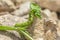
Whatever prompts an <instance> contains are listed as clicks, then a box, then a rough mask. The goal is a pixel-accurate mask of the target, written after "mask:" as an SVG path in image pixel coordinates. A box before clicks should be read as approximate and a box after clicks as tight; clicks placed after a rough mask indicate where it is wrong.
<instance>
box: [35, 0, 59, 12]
mask: <svg viewBox="0 0 60 40" xmlns="http://www.w3.org/2000/svg"><path fill="white" fill-rule="evenodd" d="M35 1H36V2H37V3H38V4H39V5H40V6H41V7H42V8H48V9H50V10H53V11H59V12H60V0H35Z"/></svg>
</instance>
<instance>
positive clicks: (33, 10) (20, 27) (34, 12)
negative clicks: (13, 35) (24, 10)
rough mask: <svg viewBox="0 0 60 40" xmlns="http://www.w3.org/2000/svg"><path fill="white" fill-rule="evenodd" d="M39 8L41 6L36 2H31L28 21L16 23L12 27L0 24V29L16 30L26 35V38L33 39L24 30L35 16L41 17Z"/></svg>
mask: <svg viewBox="0 0 60 40" xmlns="http://www.w3.org/2000/svg"><path fill="white" fill-rule="evenodd" d="M40 10H41V8H40V6H39V5H38V4H36V3H31V5H30V13H29V19H28V21H26V22H24V23H16V24H15V26H14V27H9V26H0V30H16V31H18V32H19V33H20V34H22V35H24V36H25V37H28V40H33V38H32V37H30V36H29V34H28V32H27V31H26V28H28V26H29V25H30V24H31V23H32V22H33V21H34V17H35V16H36V17H37V18H40V19H41V15H40V13H41V12H40Z"/></svg>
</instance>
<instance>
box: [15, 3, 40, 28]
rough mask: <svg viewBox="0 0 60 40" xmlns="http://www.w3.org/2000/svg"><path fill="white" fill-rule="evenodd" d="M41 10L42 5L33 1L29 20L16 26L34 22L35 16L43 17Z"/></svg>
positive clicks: (24, 25)
mask: <svg viewBox="0 0 60 40" xmlns="http://www.w3.org/2000/svg"><path fill="white" fill-rule="evenodd" d="M40 10H41V8H40V6H38V5H37V4H36V3H31V5H30V13H29V19H28V21H27V22H24V23H17V24H16V25H15V27H26V26H28V25H30V24H31V23H32V22H33V19H34V17H35V16H36V17H38V18H41V15H40V13H41V12H40Z"/></svg>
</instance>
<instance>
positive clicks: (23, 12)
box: [0, 0, 60, 40]
mask: <svg viewBox="0 0 60 40" xmlns="http://www.w3.org/2000/svg"><path fill="white" fill-rule="evenodd" d="M10 1H11V0H10ZM26 1H27V0H21V2H24V3H23V4H22V6H21V4H19V3H18V2H20V1H16V0H15V1H14V0H12V2H14V3H15V2H16V3H17V4H19V6H18V7H19V8H18V9H16V10H15V11H13V12H11V13H9V12H0V25H9V26H13V25H15V23H17V22H20V23H21V22H24V21H27V18H28V14H27V13H28V12H29V6H28V5H30V3H29V2H26ZM35 1H36V0H35ZM37 1H38V0H37ZM41 1H42V3H43V2H44V1H43V0H41ZM45 1H46V0H45ZM39 2H40V1H39ZM14 3H13V4H14ZM46 3H47V2H46ZM17 4H16V5H17ZM47 4H48V3H47ZM14 5H15V4H14ZM43 5H44V4H43ZM50 5H51V4H50ZM50 5H49V6H50ZM41 6H42V5H41ZM42 7H44V6H42ZM22 8H23V9H22ZM47 8H48V7H47ZM49 8H50V7H49ZM51 8H53V7H51ZM56 9H57V8H56ZM51 10H52V9H51ZM53 10H55V9H54V8H53ZM55 11H56V10H55ZM14 13H15V14H14ZM41 15H42V19H37V18H35V19H34V22H33V24H32V26H30V27H29V29H28V31H29V32H30V33H31V34H32V35H31V36H32V37H33V39H34V40H44V38H46V39H49V40H55V38H56V36H57V35H56V34H57V32H56V29H55V25H57V24H55V22H57V15H56V12H54V11H50V10H49V9H45V10H41ZM45 18H46V20H48V21H47V22H45V23H46V24H45V25H48V26H46V27H45V26H44V20H45ZM49 19H52V20H51V21H52V22H51V21H49ZM59 23H60V22H59ZM50 26H51V27H50ZM44 27H45V28H46V29H45V28H44ZM49 28H50V30H47V29H49ZM51 28H53V29H55V30H53V33H52V32H51ZM58 28H59V27H58ZM58 28H57V30H58V35H59V33H60V32H59V31H60V29H58ZM46 30H47V31H46ZM45 31H46V32H45ZM55 33H56V34H55ZM44 34H45V35H44ZM47 34H48V35H47ZM48 36H49V38H48ZM57 39H59V38H57ZM0 40H21V38H20V36H19V34H18V33H17V32H16V31H0Z"/></svg>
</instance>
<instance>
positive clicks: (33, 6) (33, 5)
mask: <svg viewBox="0 0 60 40" xmlns="http://www.w3.org/2000/svg"><path fill="white" fill-rule="evenodd" d="M30 8H31V13H33V14H34V16H36V17H38V18H41V14H40V13H41V8H40V6H39V5H38V4H36V3H31V5H30Z"/></svg>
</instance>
